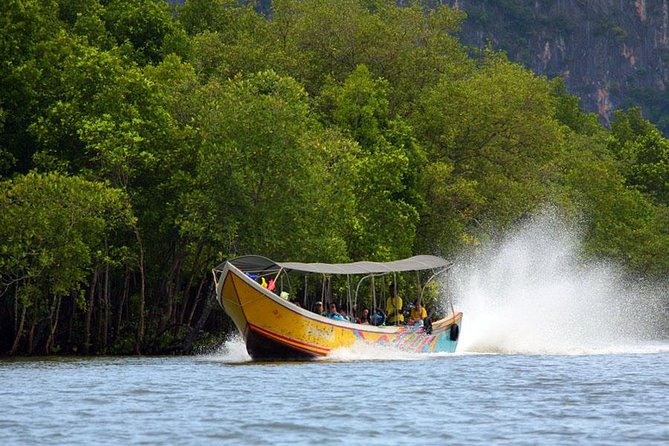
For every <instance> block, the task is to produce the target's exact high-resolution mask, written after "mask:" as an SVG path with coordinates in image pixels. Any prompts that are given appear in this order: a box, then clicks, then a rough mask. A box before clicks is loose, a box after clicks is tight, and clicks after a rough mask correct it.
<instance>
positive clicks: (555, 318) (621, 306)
mask: <svg viewBox="0 0 669 446" xmlns="http://www.w3.org/2000/svg"><path fill="white" fill-rule="evenodd" d="M579 240H580V238H579V233H578V231H577V230H576V229H574V228H570V227H569V226H567V225H566V224H565V223H564V222H563V221H562V220H561V219H560V218H559V217H557V216H556V215H555V213H554V212H552V211H545V212H544V213H542V214H541V215H538V216H536V217H534V218H533V219H532V220H531V221H529V222H527V223H526V224H525V225H523V226H522V227H520V228H519V229H518V230H517V231H516V232H514V233H512V234H510V235H509V236H507V237H506V238H504V239H503V240H501V242H499V243H496V244H491V246H488V247H484V248H482V249H481V250H479V252H478V253H477V254H476V255H474V256H470V257H468V258H464V259H459V260H458V261H457V262H456V265H458V266H456V267H455V268H454V270H453V273H452V274H451V275H450V278H449V280H448V282H447V283H446V284H445V292H447V293H452V296H453V298H454V302H455V306H456V308H458V309H459V310H462V311H463V312H464V318H463V330H462V336H461V339H460V343H459V345H458V351H459V352H478V353H512V354H513V353H518V354H597V353H602V354H604V353H607V354H610V353H613V354H615V353H656V352H669V343H668V342H667V341H658V339H661V333H662V332H663V330H666V326H665V327H663V324H666V321H667V308H666V302H667V287H666V285H665V286H661V285H659V284H652V283H645V282H642V281H632V280H630V279H628V278H626V277H625V275H624V274H623V272H622V269H621V268H619V267H617V266H616V265H614V264H611V263H593V262H587V263H584V262H583V261H582V260H581V246H580V241H579Z"/></svg>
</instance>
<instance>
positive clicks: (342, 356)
mask: <svg viewBox="0 0 669 446" xmlns="http://www.w3.org/2000/svg"><path fill="white" fill-rule="evenodd" d="M428 356H429V354H427V353H416V352H406V351H403V350H401V349H400V348H399V347H397V346H395V345H390V344H386V345H379V344H368V343H365V342H356V343H355V344H353V345H352V346H350V347H342V348H337V349H334V350H332V351H331V352H330V353H329V354H328V355H327V356H326V357H324V358H321V359H323V360H325V361H336V362H339V361H341V362H349V361H418V360H423V359H426V358H427V357H428Z"/></svg>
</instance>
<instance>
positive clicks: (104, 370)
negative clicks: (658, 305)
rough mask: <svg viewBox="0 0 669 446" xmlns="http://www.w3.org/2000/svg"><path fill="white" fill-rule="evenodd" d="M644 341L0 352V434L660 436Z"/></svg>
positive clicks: (11, 437) (158, 437) (179, 438)
mask: <svg viewBox="0 0 669 446" xmlns="http://www.w3.org/2000/svg"><path fill="white" fill-rule="evenodd" d="M233 347H234V348H241V347H240V346H239V345H233ZM644 349H645V352H644V353H619V354H587V355H574V356H570V355H513V354H467V353H464V354H454V355H438V356H434V355H427V356H407V357H399V358H394V359H391V358H388V357H387V356H382V357H381V358H379V357H377V358H376V359H374V358H370V359H364V358H360V357H355V355H353V356H351V357H349V358H341V359H340V360H338V361H331V362H327V361H315V362H308V363H252V362H246V361H245V359H244V358H243V355H242V357H241V358H238V357H236V356H235V354H234V353H231V352H230V351H226V352H223V353H220V354H212V355H206V356H196V357H169V358H97V359H43V360H20V361H5V362H0V382H1V383H2V386H1V387H2V388H1V390H0V403H1V404H2V408H3V411H2V412H3V416H2V417H1V419H0V435H1V436H2V439H3V440H2V442H3V444H35V443H41V444H46V443H48V444H92V443H102V444H127V443H131V444H235V443H236V444H296V443H297V444H316V443H321V444H350V443H355V444H363V443H366V444H402V443H408V442H410V443H424V444H439V443H451V444H473V443H478V444H486V443H491V442H492V443H497V444H500V443H512V444H539V443H541V444H545V443H556V444H619V443H621V442H622V443H628V442H631V443H632V444H667V443H669V423H668V418H667V414H668V413H669V376H668V375H667V370H669V349H667V346H666V345H657V346H652V345H651V346H646V347H644ZM228 350H229V349H228ZM654 351H657V352H654ZM383 357H385V358H387V359H382V358H383ZM240 360H241V362H238V361H240Z"/></svg>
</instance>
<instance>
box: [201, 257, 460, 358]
mask: <svg viewBox="0 0 669 446" xmlns="http://www.w3.org/2000/svg"><path fill="white" fill-rule="evenodd" d="M450 266H451V264H450V263H449V262H448V261H446V260H444V259H442V258H440V257H436V256H428V255H421V256H415V257H411V258H408V259H404V260H397V261H393V262H355V263H339V264H326V263H297V262H275V261H272V260H270V259H268V258H266V257H262V256H256V255H249V256H242V257H238V258H235V259H232V260H227V261H225V262H223V263H221V264H220V265H218V266H217V267H216V268H214V269H213V271H212V272H213V274H214V282H215V285H216V297H217V299H218V301H219V303H220V304H221V305H222V306H223V308H224V310H225V312H226V313H227V314H228V315H229V316H230V318H231V319H232V321H233V322H234V323H235V325H236V326H237V328H238V329H239V331H240V333H241V334H242V336H243V338H244V341H245V343H246V349H247V351H248V353H249V355H250V356H251V357H252V358H253V359H254V360H274V359H306V358H313V357H322V356H327V355H328V354H329V353H330V352H331V351H333V350H334V349H338V348H345V347H350V346H352V345H354V344H355V343H358V342H362V343H368V344H374V345H389V346H393V347H396V348H398V349H400V350H402V351H407V352H425V353H431V352H454V351H455V349H456V346H457V342H458V338H459V334H460V326H461V323H462V313H461V312H455V310H454V309H453V305H452V303H450V309H448V310H447V314H446V316H445V317H443V318H442V319H440V320H437V321H434V322H430V321H429V320H427V321H426V323H425V324H422V325H419V324H416V325H392V326H387V325H374V324H360V323H355V322H351V321H345V320H335V319H332V318H330V317H326V316H324V315H321V314H317V313H314V312H312V311H310V310H308V309H307V308H310V306H309V304H310V303H313V301H315V300H316V299H319V300H323V298H322V297H319V295H316V296H311V297H309V296H308V295H307V294H308V293H307V290H308V289H309V287H308V282H307V280H308V277H310V276H311V277H313V276H314V275H316V277H318V278H322V286H320V290H321V296H326V294H324V293H325V292H326V291H330V290H331V287H328V284H330V283H331V282H330V279H331V278H333V277H339V278H340V279H342V278H343V280H345V282H346V286H345V287H344V288H346V289H347V291H346V292H345V293H346V296H347V297H346V299H347V301H348V303H349V310H350V308H351V305H350V304H351V303H352V302H354V303H357V302H358V292H359V290H360V289H361V285H363V283H364V285H363V286H362V288H365V289H367V290H369V291H368V299H369V295H370V294H373V293H375V290H376V286H375V285H374V283H375V279H376V281H377V282H376V283H378V282H379V277H382V278H384V279H383V280H385V277H387V276H388V275H392V276H393V279H394V280H395V275H396V274H398V273H403V272H410V271H411V272H414V271H415V272H416V275H417V276H418V274H419V272H422V274H424V275H425V274H429V278H428V280H427V281H425V283H426V284H427V283H428V282H429V281H431V280H432V279H434V278H436V277H438V276H440V275H441V274H442V273H444V272H445V271H447V270H448V269H449V268H450ZM296 275H297V277H298V278H297V279H296V278H295V277H296ZM384 276H385V277H384ZM291 277H293V279H292V281H291ZM302 277H304V279H303V280H304V283H302V282H301V280H302V279H301V278H302ZM353 279H356V280H357V286H355V288H354V283H355V280H353ZM296 283H299V284H300V286H301V287H302V290H303V293H302V294H303V297H302V296H297V298H296V299H293V301H292V302H291V301H290V300H288V299H287V297H288V296H290V295H292V296H295V294H296V293H289V292H288V291H286V290H292V289H293V288H295V284H296ZM395 283H396V282H395ZM318 284H319V285H321V283H320V282H318ZM426 284H425V285H422V287H421V288H420V296H419V297H418V298H417V299H418V300H417V302H418V303H419V304H420V299H421V298H422V293H423V291H424V290H425V287H426ZM302 285H303V286H302ZM311 285H312V289H313V288H318V286H317V285H316V284H315V283H314V282H313V279H312V284H311ZM353 290H355V293H354V292H353ZM298 294H300V291H298ZM310 301H312V302H310ZM374 306H375V307H376V299H375V303H374ZM379 308H380V306H379ZM374 310H376V308H374ZM349 312H350V311H349ZM379 313H381V312H380V311H379ZM377 323H378V321H377Z"/></svg>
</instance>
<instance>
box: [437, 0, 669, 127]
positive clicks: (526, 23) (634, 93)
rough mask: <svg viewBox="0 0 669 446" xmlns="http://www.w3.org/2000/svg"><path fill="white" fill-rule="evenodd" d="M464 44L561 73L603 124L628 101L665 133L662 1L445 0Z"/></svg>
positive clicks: (668, 75)
mask: <svg viewBox="0 0 669 446" xmlns="http://www.w3.org/2000/svg"><path fill="white" fill-rule="evenodd" d="M444 3H446V4H449V5H450V6H453V7H457V8H460V9H462V10H463V11H465V12H466V13H467V16H468V17H467V20H466V21H465V23H464V24H463V29H462V40H463V42H464V43H466V44H468V45H471V46H475V47H483V46H485V45H492V47H493V48H495V49H503V50H505V51H506V52H507V53H508V55H509V58H510V59H512V60H515V61H518V62H521V63H523V64H525V65H526V66H528V67H529V68H531V69H533V70H534V71H535V72H537V73H539V74H542V75H546V76H548V77H555V76H561V77H563V78H564V79H565V80H566V81H567V85H568V87H569V89H570V91H571V92H572V93H574V94H577V95H578V96H580V97H581V98H582V103H583V106H584V108H586V109H587V110H590V111H596V112H597V113H598V114H599V115H600V117H601V118H602V121H603V122H604V123H608V122H609V121H610V119H611V115H612V112H613V110H614V109H616V108H620V107H627V106H630V105H633V104H641V105H643V106H644V109H645V112H646V114H647V115H648V116H649V117H650V118H651V119H652V120H654V121H655V122H656V123H657V124H658V125H659V126H660V127H662V128H663V129H664V130H665V132H666V131H667V130H669V92H667V85H669V28H668V24H669V0H450V1H445V2H444Z"/></svg>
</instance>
